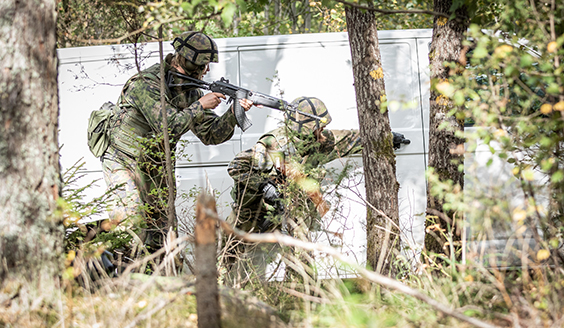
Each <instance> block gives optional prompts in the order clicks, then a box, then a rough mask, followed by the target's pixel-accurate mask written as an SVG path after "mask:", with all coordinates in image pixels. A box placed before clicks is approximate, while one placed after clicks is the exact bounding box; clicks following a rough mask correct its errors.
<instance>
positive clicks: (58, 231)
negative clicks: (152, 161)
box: [0, 0, 86, 301]
mask: <svg viewBox="0 0 564 328" xmlns="http://www.w3.org/2000/svg"><path fill="white" fill-rule="evenodd" d="M55 10H56V6H55V1H54V0H33V1H31V0H29V1H18V0H11V1H3V2H1V3H0V30H1V31H2V33H0V63H1V65H2V67H1V72H2V73H1V75H0V257H1V259H0V263H1V265H0V281H1V282H0V285H1V286H0V287H1V288H0V291H1V292H0V297H5V296H6V294H5V293H6V292H7V290H10V289H12V290H13V287H15V286H18V288H21V289H20V292H19V294H20V295H22V292H23V291H24V290H25V291H29V292H30V293H31V296H30V298H27V299H28V300H30V301H31V300H33V298H34V295H35V294H40V295H42V296H43V297H46V298H47V299H48V298H49V297H50V296H51V295H56V293H55V291H54V290H53V288H54V287H56V286H55V284H56V281H57V279H56V277H58V276H59V274H60V273H61V272H62V263H61V261H60V258H61V251H62V242H63V235H64V229H63V225H62V215H60V214H56V213H54V212H55V209H56V207H57V200H58V198H59V197H60V195H61V194H60V190H61V177H60V166H59V146H58V132H57V131H58V128H57V126H58V115H59V112H58V94H57V53H56V43H55V42H56V34H55V32H56V31H55V28H56V11H55ZM77 110H80V108H77ZM84 133H86V132H84ZM6 286H8V287H6ZM5 287H6V288H5ZM13 296H15V295H12V296H11V297H13Z"/></svg>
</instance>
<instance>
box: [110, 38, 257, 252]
mask: <svg viewBox="0 0 564 328" xmlns="http://www.w3.org/2000/svg"><path fill="white" fill-rule="evenodd" d="M172 45H173V47H174V49H175V50H176V52H175V54H168V55H167V56H166V59H165V63H164V65H165V67H164V72H165V75H164V76H160V65H159V64H155V65H153V66H151V67H149V68H147V69H146V70H144V71H142V72H140V73H138V74H136V75H134V76H133V77H131V78H130V79H129V80H128V81H127V83H126V84H125V86H124V87H123V90H122V92H121V96H120V97H119V99H118V102H117V104H116V105H117V107H115V109H116V112H115V113H114V115H113V116H112V118H111V120H110V122H109V126H110V127H109V140H110V143H109V147H108V149H107V150H106V152H105V153H104V155H103V156H102V157H101V160H102V168H103V172H104V179H105V181H106V183H107V185H108V188H109V189H110V190H112V199H111V200H112V205H113V208H112V209H111V212H110V223H111V224H112V226H116V225H120V227H122V228H123V229H131V228H139V227H144V228H145V229H144V230H143V233H142V234H141V235H140V237H141V240H142V241H143V242H144V243H145V245H146V246H148V247H149V248H150V251H155V250H156V249H157V248H160V247H161V246H162V241H163V232H162V231H161V229H162V228H163V227H165V223H166V222H167V219H166V213H165V209H166V204H165V203H166V199H167V197H166V195H167V194H168V192H173V193H175V192H176V190H174V189H173V190H169V189H168V188H167V187H166V171H165V154H164V151H163V149H164V148H163V147H162V140H163V125H162V119H163V117H162V115H163V114H162V113H163V111H162V108H161V100H160V99H161V95H160V83H161V79H163V78H164V79H165V81H166V84H167V87H166V94H165V99H166V102H165V107H166V108H165V111H166V115H167V120H168V130H169V131H168V133H169V138H170V144H171V149H172V150H175V149H176V144H177V143H178V141H179V140H180V138H181V136H182V135H183V134H184V133H186V132H188V131H192V132H193V133H194V134H195V135H196V136H197V137H198V138H199V139H200V140H201V141H202V142H203V143H204V144H206V145H216V144H220V143H223V142H225V141H227V140H229V139H230V138H231V137H232V136H233V132H234V128H235V125H236V119H235V116H234V113H233V108H231V110H228V111H227V112H225V114H223V115H222V116H218V115H216V114H215V113H214V112H213V111H212V109H214V108H216V107H217V106H218V105H219V104H220V103H221V99H225V96H224V95H222V94H220V93H215V92H212V93H208V94H206V95H203V92H202V91H201V90H199V89H196V88H193V87H185V86H178V85H181V84H183V83H185V81H184V80H183V78H182V76H181V75H178V74H177V73H180V74H183V75H188V76H190V77H193V78H197V79H201V78H202V77H203V76H204V75H205V74H206V73H207V72H208V71H209V63H210V62H212V63H217V62H218V49H217V45H216V43H215V41H213V40H212V39H211V38H210V37H209V36H207V35H205V34H203V33H200V32H186V33H183V34H181V35H180V36H178V37H177V38H175V39H174V42H173V43H172ZM240 103H241V106H243V108H245V110H249V109H250V107H251V106H252V102H250V101H249V100H246V99H242V100H240ZM174 187H175V186H174V185H173V186H171V188H174ZM164 233H166V232H164Z"/></svg>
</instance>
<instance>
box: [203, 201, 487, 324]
mask: <svg viewBox="0 0 564 328" xmlns="http://www.w3.org/2000/svg"><path fill="white" fill-rule="evenodd" d="M206 211H207V213H206V214H207V215H210V216H212V217H215V218H216V219H217V221H218V222H219V224H220V226H221V228H222V229H223V230H224V231H225V233H226V234H228V235H234V236H235V237H236V238H237V239H241V240H244V241H247V242H253V243H278V244H281V245H284V246H292V247H299V248H302V249H304V250H308V251H319V252H323V253H326V254H328V255H331V256H332V257H334V258H335V259H337V260H339V261H341V262H343V263H345V264H347V265H349V266H351V267H352V268H354V269H355V270H357V271H358V273H359V274H360V275H362V276H363V277H364V278H366V279H368V280H370V281H372V282H375V283H377V284H379V285H382V286H384V287H386V288H389V289H392V290H396V291H399V292H401V293H403V294H406V295H409V296H412V297H414V298H416V299H418V300H420V301H423V302H425V303H427V304H429V305H430V306H431V307H433V308H434V309H435V310H437V311H439V312H442V313H443V314H446V315H448V316H452V317H454V318H457V319H459V320H461V321H464V322H467V323H469V324H472V325H474V326H476V327H481V328H495V327H497V326H494V325H490V324H489V323H487V322H484V321H482V320H479V319H476V318H472V317H468V316H466V315H464V314H462V313H460V312H458V311H456V310H454V309H451V308H450V307H448V306H447V305H445V304H442V303H440V302H438V301H436V300H434V299H433V298H431V297H429V296H427V295H425V294H423V293H421V292H419V291H418V290H415V289H413V288H411V287H408V286H407V285H405V284H402V283H401V282H399V281H397V280H394V279H391V278H388V277H386V276H383V275H381V274H379V273H376V272H374V271H370V270H367V269H365V268H363V267H361V266H360V265H358V264H356V263H354V262H352V261H350V260H348V259H346V258H345V256H344V255H343V254H342V253H340V252H338V251H337V250H336V249H335V248H333V247H329V246H324V245H319V244H315V243H311V242H306V241H302V240H299V239H295V238H293V237H290V236H287V235H282V234H281V233H280V232H278V231H275V232H273V233H260V234H257V233H246V232H244V231H241V230H239V229H237V228H234V227H232V226H231V225H230V224H229V223H227V222H226V221H224V220H222V219H220V218H219V217H217V214H215V213H214V212H213V211H211V210H207V209H206Z"/></svg>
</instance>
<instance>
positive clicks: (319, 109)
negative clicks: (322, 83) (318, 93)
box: [286, 97, 331, 135]
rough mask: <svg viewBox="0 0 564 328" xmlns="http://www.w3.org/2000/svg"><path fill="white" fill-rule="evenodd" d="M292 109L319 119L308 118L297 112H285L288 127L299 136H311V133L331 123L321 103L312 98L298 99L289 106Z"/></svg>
mask: <svg viewBox="0 0 564 328" xmlns="http://www.w3.org/2000/svg"><path fill="white" fill-rule="evenodd" d="M290 106H291V107H293V108H294V109H296V110H298V111H300V112H303V113H307V114H313V115H315V116H318V117H320V118H322V119H321V120H320V119H317V118H313V117H309V116H306V115H303V114H300V113H298V112H294V111H286V122H287V124H288V127H289V128H290V129H292V130H295V131H297V132H298V133H299V134H302V135H306V134H311V133H313V131H315V130H317V129H319V128H322V127H324V126H326V125H327V124H329V123H331V115H329V111H328V110H327V107H325V104H324V103H323V101H321V100H319V99H318V98H313V97H298V98H296V99H294V101H292V103H291V104H290Z"/></svg>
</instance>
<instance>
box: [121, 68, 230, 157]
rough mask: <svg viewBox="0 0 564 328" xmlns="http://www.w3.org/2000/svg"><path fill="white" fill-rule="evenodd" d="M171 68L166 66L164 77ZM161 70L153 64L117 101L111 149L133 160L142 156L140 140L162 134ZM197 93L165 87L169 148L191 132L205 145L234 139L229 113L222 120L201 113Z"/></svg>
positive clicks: (134, 79)
mask: <svg viewBox="0 0 564 328" xmlns="http://www.w3.org/2000/svg"><path fill="white" fill-rule="evenodd" d="M169 69H170V66H169V65H168V63H167V64H165V76H166V75H167V72H168V71H169ZM160 81H161V80H160V66H159V64H155V65H153V66H151V67H149V68H148V69H146V70H144V71H142V72H141V73H139V74H136V75H134V76H133V77H131V78H130V79H129V81H127V83H126V84H125V86H124V88H123V90H122V93H121V96H120V98H119V100H118V104H117V105H118V106H119V111H118V112H117V113H116V114H117V115H114V117H113V119H112V121H111V123H110V146H111V147H114V148H115V149H117V150H119V151H120V152H122V153H125V154H126V155H128V156H129V157H131V158H132V159H137V158H139V155H140V154H141V153H142V149H143V146H142V140H143V139H144V138H152V137H154V136H156V135H158V134H162V131H163V126H162V110H161V100H160ZM202 95H203V92H202V91H201V90H199V89H192V90H171V89H169V88H168V87H166V94H165V106H166V113H167V121H168V128H169V137H170V141H171V145H172V148H174V146H175V145H176V143H177V142H178V141H179V140H180V137H181V136H182V135H183V134H184V133H186V132H188V131H189V130H191V131H192V132H194V134H195V135H196V136H197V137H198V138H199V139H200V140H201V141H202V142H203V143H204V144H206V145H215V144H220V143H222V142H225V141H227V140H229V139H230V138H231V137H232V136H233V132H234V128H235V124H236V119H235V115H234V114H233V113H232V111H230V110H228V111H227V112H225V114H223V115H222V116H221V117H220V116H217V115H216V114H215V113H214V112H213V111H212V110H210V109H204V108H203V107H202V105H201V104H200V102H199V101H198V99H199V98H200V97H202Z"/></svg>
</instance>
